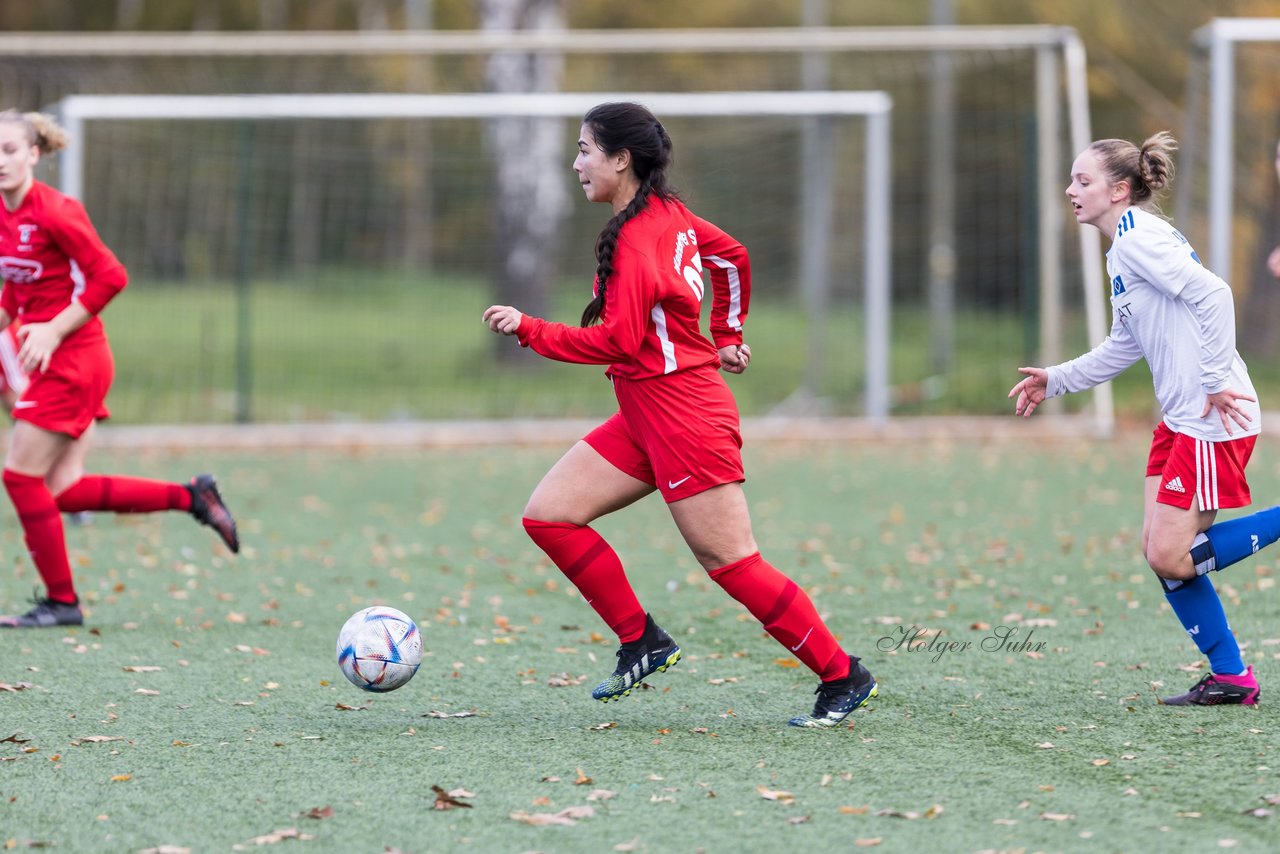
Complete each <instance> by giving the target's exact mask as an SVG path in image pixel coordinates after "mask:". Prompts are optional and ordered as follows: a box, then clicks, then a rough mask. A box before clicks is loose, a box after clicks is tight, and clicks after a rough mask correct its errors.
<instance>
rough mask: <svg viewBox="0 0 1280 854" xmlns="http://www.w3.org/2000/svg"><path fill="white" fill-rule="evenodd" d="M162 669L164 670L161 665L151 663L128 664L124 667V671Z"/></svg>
mask: <svg viewBox="0 0 1280 854" xmlns="http://www.w3.org/2000/svg"><path fill="white" fill-rule="evenodd" d="M162 670H164V668H163V667H156V666H154V665H151V664H129V665H126V666H125V667H124V672H125V673H159V672H160V671H162Z"/></svg>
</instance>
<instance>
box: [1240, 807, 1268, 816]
mask: <svg viewBox="0 0 1280 854" xmlns="http://www.w3.org/2000/svg"><path fill="white" fill-rule="evenodd" d="M1244 814H1245V815H1251V816H1253V817H1254V818H1271V810H1269V809H1267V808H1266V807H1255V808H1253V809H1248V810H1245V811H1244Z"/></svg>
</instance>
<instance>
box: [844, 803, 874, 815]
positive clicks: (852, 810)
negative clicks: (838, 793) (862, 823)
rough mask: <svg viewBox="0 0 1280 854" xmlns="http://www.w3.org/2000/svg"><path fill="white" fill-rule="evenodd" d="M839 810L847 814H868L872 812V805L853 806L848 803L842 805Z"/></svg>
mask: <svg viewBox="0 0 1280 854" xmlns="http://www.w3.org/2000/svg"><path fill="white" fill-rule="evenodd" d="M837 812H841V813H844V814H845V815H866V814H867V813H869V812H871V807H851V806H848V805H846V806H842V807H840V809H839V810H837Z"/></svg>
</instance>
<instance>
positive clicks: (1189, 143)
mask: <svg viewBox="0 0 1280 854" xmlns="http://www.w3.org/2000/svg"><path fill="white" fill-rule="evenodd" d="M1248 42H1280V18H1215V19H1213V20H1212V21H1211V22H1209V23H1208V24H1206V25H1205V26H1203V27H1201V28H1200V29H1198V30H1196V31H1195V33H1194V35H1193V37H1192V47H1193V48H1194V49H1195V50H1197V51H1200V52H1202V53H1203V54H1207V59H1208V71H1209V82H1208V90H1209V91H1208V92H1207V93H1206V94H1207V96H1208V108H1209V138H1208V141H1207V151H1206V159H1207V160H1208V164H1209V173H1208V176H1207V180H1206V183H1207V185H1208V193H1209V204H1208V208H1209V209H1208V225H1209V241H1208V246H1207V249H1208V254H1207V258H1208V262H1209V263H1210V264H1212V265H1213V268H1214V269H1215V270H1216V271H1217V272H1218V274H1219V275H1220V276H1222V277H1223V278H1225V279H1227V280H1228V281H1230V280H1231V278H1232V267H1231V263H1232V260H1231V248H1232V247H1231V243H1232V222H1231V218H1232V216H1233V213H1234V202H1233V197H1234V192H1235V187H1234V183H1233V182H1234V180H1235V176H1234V172H1235V169H1234V165H1235V121H1236V102H1235V96H1236V69H1235V61H1236V45H1238V44H1243V43H1248ZM1193 58H1195V59H1196V60H1199V61H1203V57H1199V56H1197V57H1193ZM1195 83H1196V75H1195V74H1194V73H1193V74H1192V75H1191V76H1190V78H1189V82H1188V88H1189V89H1190V88H1191V86H1192V85H1193V84H1195ZM1200 95H1201V93H1200V92H1199V91H1198V90H1197V89H1192V90H1191V91H1190V92H1189V93H1188V97H1187V101H1188V109H1187V114H1188V131H1187V132H1185V133H1184V134H1183V147H1184V148H1187V149H1191V150H1190V151H1189V152H1188V154H1189V155H1193V156H1194V155H1195V154H1197V153H1198V152H1196V151H1195V150H1194V149H1195V146H1196V143H1197V140H1196V137H1195V135H1194V134H1193V133H1191V131H1190V128H1191V127H1192V125H1191V122H1192V121H1193V120H1194V118H1195V113H1196V112H1197V111H1198V109H1199V104H1198V101H1199V98H1200ZM1189 159H1192V158H1189ZM1181 186H1182V187H1189V186H1190V182H1189V181H1187V180H1186V179H1184V180H1183V182H1182V185H1181ZM1185 198H1186V196H1185V195H1183V196H1182V197H1181V198H1180V199H1179V201H1180V202H1182V203H1181V204H1179V207H1180V208H1185V207H1186V203H1185V201H1183V199H1185ZM1186 214H1187V211H1185V210H1179V212H1178V215H1179V218H1180V219H1181V218H1183V217H1185V216H1186Z"/></svg>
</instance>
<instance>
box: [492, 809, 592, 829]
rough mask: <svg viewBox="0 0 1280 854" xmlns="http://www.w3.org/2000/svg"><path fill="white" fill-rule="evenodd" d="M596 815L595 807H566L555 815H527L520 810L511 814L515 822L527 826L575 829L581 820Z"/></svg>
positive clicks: (538, 813) (544, 813) (541, 813)
mask: <svg viewBox="0 0 1280 854" xmlns="http://www.w3.org/2000/svg"><path fill="white" fill-rule="evenodd" d="M595 814H596V811H595V808H594V807H588V806H579V807H566V808H565V809H562V810H560V812H555V813H550V812H536V813H527V812H524V811H523V810H520V811H518V812H513V813H511V818H512V820H514V821H522V822H524V823H525V824H531V825H533V826H534V827H545V826H547V825H561V826H564V827H573V826H574V825H575V824H577V823H578V820H579V819H583V818H590V817H591V816H593V815H595Z"/></svg>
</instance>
